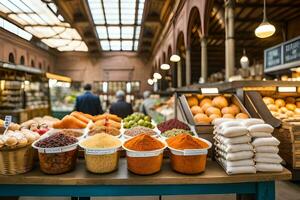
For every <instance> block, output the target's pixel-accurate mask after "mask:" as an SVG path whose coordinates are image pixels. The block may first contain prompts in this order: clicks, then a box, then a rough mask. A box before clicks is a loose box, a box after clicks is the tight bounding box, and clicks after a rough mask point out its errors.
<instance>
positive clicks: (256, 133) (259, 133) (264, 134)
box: [250, 132, 272, 138]
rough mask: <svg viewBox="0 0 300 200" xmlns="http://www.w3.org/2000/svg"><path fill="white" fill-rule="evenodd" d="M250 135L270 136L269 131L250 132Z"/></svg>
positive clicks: (254, 136)
mask: <svg viewBox="0 0 300 200" xmlns="http://www.w3.org/2000/svg"><path fill="white" fill-rule="evenodd" d="M250 135H251V137H253V138H258V137H272V134H271V133H266V132H250Z"/></svg>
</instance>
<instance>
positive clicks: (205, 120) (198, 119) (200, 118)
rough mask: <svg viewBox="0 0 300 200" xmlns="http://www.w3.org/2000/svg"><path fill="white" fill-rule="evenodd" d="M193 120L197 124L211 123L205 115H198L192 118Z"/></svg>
mask: <svg viewBox="0 0 300 200" xmlns="http://www.w3.org/2000/svg"><path fill="white" fill-rule="evenodd" d="M194 120H195V122H196V123H197V124H210V122H211V121H212V120H211V118H209V117H208V116H207V115H206V114H203V113H198V114H197V115H195V116H194Z"/></svg>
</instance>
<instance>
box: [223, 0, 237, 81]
mask: <svg viewBox="0 0 300 200" xmlns="http://www.w3.org/2000/svg"><path fill="white" fill-rule="evenodd" d="M234 61H235V44H234V0H225V79H226V80H227V81H228V79H229V78H230V77H231V76H233V75H234V67H235V62H234Z"/></svg>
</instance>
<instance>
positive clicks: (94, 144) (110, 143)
mask: <svg viewBox="0 0 300 200" xmlns="http://www.w3.org/2000/svg"><path fill="white" fill-rule="evenodd" d="M121 144H122V143H121V141H120V140H119V139H118V138H116V137H114V136H111V135H108V134H106V133H99V134H96V135H94V136H91V137H89V138H87V139H86V140H84V141H83V142H81V146H82V147H85V148H114V147H119V146H121Z"/></svg>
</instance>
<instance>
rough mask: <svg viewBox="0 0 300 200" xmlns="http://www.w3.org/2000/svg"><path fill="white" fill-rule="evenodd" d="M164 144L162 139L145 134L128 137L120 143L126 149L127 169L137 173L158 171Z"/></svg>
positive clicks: (143, 173)
mask: <svg viewBox="0 0 300 200" xmlns="http://www.w3.org/2000/svg"><path fill="white" fill-rule="evenodd" d="M166 146H167V145H166V144H165V142H164V141H162V140H160V139H157V138H154V137H151V136H150V135H147V134H140V135H137V136H135V137H133V138H131V139H128V140H127V141H125V142H124V143H123V145H122V147H123V149H125V150H126V157H127V168H128V170H129V171H131V172H133V173H135V174H139V175H150V174H154V173H156V172H159V171H160V169H161V166H162V161H163V152H164V149H165V148H166Z"/></svg>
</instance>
